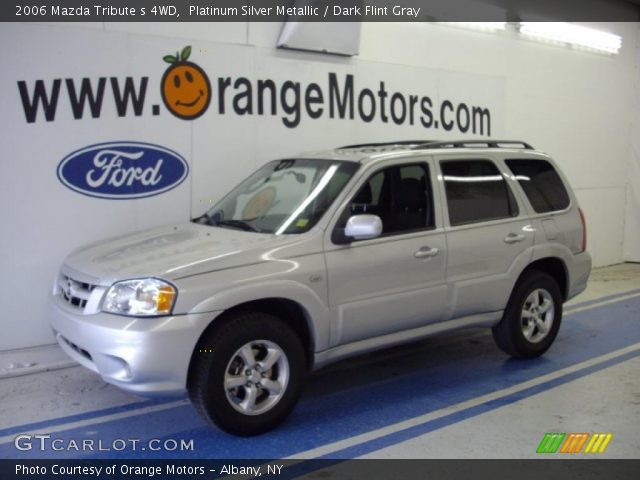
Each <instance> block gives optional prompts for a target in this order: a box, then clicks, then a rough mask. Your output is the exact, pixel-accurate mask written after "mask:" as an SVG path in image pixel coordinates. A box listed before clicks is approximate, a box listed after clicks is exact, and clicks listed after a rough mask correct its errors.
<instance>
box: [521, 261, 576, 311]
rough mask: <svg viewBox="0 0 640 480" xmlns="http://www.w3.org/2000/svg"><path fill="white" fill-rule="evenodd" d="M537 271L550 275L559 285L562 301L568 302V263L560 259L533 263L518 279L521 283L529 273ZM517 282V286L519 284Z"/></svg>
mask: <svg viewBox="0 0 640 480" xmlns="http://www.w3.org/2000/svg"><path fill="white" fill-rule="evenodd" d="M532 271H537V272H543V273H546V274H547V275H550V276H551V277H552V278H553V279H554V280H555V281H556V283H557V284H558V287H559V288H560V293H561V294H562V301H563V302H564V301H566V300H567V297H568V294H569V270H568V268H567V265H566V263H565V262H564V261H563V260H562V259H560V258H558V257H545V258H540V259H538V260H535V261H533V262H531V263H530V264H529V265H527V267H526V268H525V269H524V270H523V271H522V273H520V276H519V277H518V281H517V282H519V281H520V280H521V279H522V278H524V276H525V275H527V274H528V273H529V272H532ZM517 282H516V284H517Z"/></svg>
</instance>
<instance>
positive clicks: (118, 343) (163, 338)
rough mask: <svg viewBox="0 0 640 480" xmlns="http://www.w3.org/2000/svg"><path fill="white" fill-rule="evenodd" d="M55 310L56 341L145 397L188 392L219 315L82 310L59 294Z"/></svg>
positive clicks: (76, 357) (86, 363) (84, 362)
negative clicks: (199, 350) (204, 340)
mask: <svg viewBox="0 0 640 480" xmlns="http://www.w3.org/2000/svg"><path fill="white" fill-rule="evenodd" d="M51 312H52V313H51V326H52V328H53V331H54V334H55V336H56V340H57V341H58V343H59V344H60V347H61V348H62V349H63V350H64V351H65V352H66V353H67V355H69V356H70V357H71V358H73V359H74V360H75V361H77V362H78V363H80V364H81V365H83V366H85V367H87V368H89V369H91V370H93V371H94V372H96V373H98V374H100V375H101V376H102V378H103V379H104V380H105V381H107V382H109V383H112V384H114V385H116V386H118V387H120V388H122V389H123V390H126V391H129V392H131V393H135V394H139V395H143V396H156V395H158V396H172V395H175V396H178V395H184V393H185V389H186V384H187V372H188V370H189V363H190V361H191V355H192V353H193V350H194V348H195V346H196V344H197V343H198V339H199V338H200V335H201V334H202V332H203V331H204V330H205V328H206V327H207V326H208V325H209V323H210V322H211V320H212V319H213V318H215V317H216V315H217V314H218V312H207V313H199V314H187V315H175V316H170V317H154V318H134V317H124V316H118V315H112V314H108V313H97V314H92V315H82V314H81V313H79V310H78V309H74V308H73V307H71V306H69V305H67V304H65V303H64V302H62V301H60V300H59V298H58V297H54V299H53V306H52V308H51Z"/></svg>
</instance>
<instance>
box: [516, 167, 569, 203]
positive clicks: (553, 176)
mask: <svg viewBox="0 0 640 480" xmlns="http://www.w3.org/2000/svg"><path fill="white" fill-rule="evenodd" d="M506 164H507V167H509V170H511V172H512V173H513V175H514V176H515V177H516V180H518V183H519V184H520V186H521V187H522V189H523V190H524V193H525V195H526V196H527V198H528V199H529V202H530V203H531V206H532V207H533V209H534V210H535V211H536V212H537V213H547V212H555V211H558V210H564V209H565V208H567V207H568V206H569V202H570V200H569V194H568V193H567V189H566V188H565V186H564V184H563V183H562V180H561V179H560V175H558V172H556V171H555V169H554V168H553V166H552V165H551V164H550V163H549V162H547V161H545V160H507V161H506Z"/></svg>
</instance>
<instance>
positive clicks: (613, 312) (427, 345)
mask: <svg viewBox="0 0 640 480" xmlns="http://www.w3.org/2000/svg"><path fill="white" fill-rule="evenodd" d="M639 318H640V298H634V299H627V300H622V301H619V302H616V303H612V304H609V305H606V306H604V307H595V308H593V309H590V310H587V311H582V312H578V313H575V314H571V316H570V318H569V319H568V321H566V322H564V323H563V326H562V328H561V331H560V335H559V337H558V339H557V340H556V343H555V345H554V346H553V347H552V349H551V350H550V351H549V352H548V353H547V354H546V355H545V356H544V357H541V358H539V359H536V360H530V361H519V360H513V359H508V358H507V357H505V356H504V354H502V353H501V352H500V351H499V350H498V349H497V348H496V347H495V346H494V345H493V341H492V339H491V336H490V334H483V335H481V336H478V335H477V334H472V335H471V336H470V335H469V333H457V334H449V335H444V336H440V337H432V338H431V339H429V340H427V341H423V342H420V344H419V345H418V346H405V347H402V348H401V349H394V351H395V352H396V353H395V354H393V353H392V356H391V357H390V356H389V355H388V354H380V353H378V354H376V355H373V356H371V357H370V358H371V362H369V363H366V364H363V363H362V362H360V364H357V365H356V367H353V366H352V365H353V363H357V362H348V363H345V364H342V365H343V366H344V368H339V369H330V370H328V371H325V372H322V371H321V372H319V373H318V374H316V375H315V376H314V377H312V379H311V382H310V385H309V387H308V388H307V391H306V393H305V395H304V396H303V398H302V400H301V402H300V404H299V406H298V407H297V408H296V410H295V411H294V413H293V415H292V417H291V418H290V420H289V421H288V422H286V423H285V424H284V425H283V426H282V427H281V428H279V429H277V430H275V431H273V432H271V433H268V434H265V435H263V436H260V437H255V438H236V437H233V436H230V435H226V434H224V433H223V432H220V431H219V430H216V429H214V428H211V427H208V426H206V425H205V424H204V422H202V421H201V420H200V419H199V418H198V417H197V415H196V413H195V411H194V410H193V408H192V407H191V406H183V407H176V408H172V409H169V410H165V411H161V412H153V413H149V414H145V415H138V416H134V417H129V418H125V419H119V420H112V421H108V422H103V423H98V424H94V425H89V426H86V427H82V428H76V429H71V430H68V431H64V432H59V433H55V434H52V435H53V436H55V437H57V438H64V439H75V440H77V441H79V440H81V439H82V438H93V439H96V441H97V439H103V442H105V443H109V442H110V440H111V439H114V438H122V437H128V436H134V437H135V438H141V439H149V438H161V439H163V438H172V439H186V440H189V439H193V440H194V443H195V447H196V448H195V451H193V452H149V451H140V450H139V451H131V450H125V451H122V452H117V451H112V452H89V453H88V454H84V455H83V456H84V457H85V458H91V457H93V458H279V457H282V456H290V455H295V454H296V453H298V452H302V451H305V450H308V449H311V448H315V447H318V446H321V445H325V444H328V443H331V442H335V441H338V440H342V439H345V438H350V437H352V436H354V435H358V434H360V433H365V432H367V431H371V430H374V429H377V428H381V427H384V426H387V425H391V424H394V423H397V422H400V421H403V420H407V419H410V418H415V417H417V416H419V415H423V414H425V413H428V412H430V411H434V410H438V409H440V408H443V407H446V406H449V405H453V404H457V403H459V402H462V401H465V400H470V399H473V398H477V397H478V396H480V395H484V394H486V393H491V392H493V391H497V390H500V389H502V388H505V387H509V386H512V385H515V384H518V383H521V382H523V381H527V380H531V379H535V378H537V377H539V376H541V375H544V374H547V373H551V372H554V371H557V370H559V369H561V368H565V367H568V366H571V365H575V364H577V363H580V362H582V361H585V360H588V359H590V358H594V357H597V356H600V355H603V354H605V353H608V352H611V351H614V350H618V349H620V348H623V347H625V346H628V345H631V344H634V343H637V342H640V328H639V326H640V324H639V322H638V319H639ZM566 381H570V380H568V379H567V380H566ZM531 394H533V393H531ZM130 432H135V435H132V434H131V433H130ZM33 433H37V431H33ZM43 456H46V457H52V458H64V457H78V456H79V455H78V452H50V451H47V452H40V451H31V452H19V451H17V450H15V448H14V447H13V444H5V445H0V457H5V458H21V457H23V458H27V457H36V458H42V457H43Z"/></svg>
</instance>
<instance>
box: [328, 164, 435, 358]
mask: <svg viewBox="0 0 640 480" xmlns="http://www.w3.org/2000/svg"><path fill="white" fill-rule="evenodd" d="M355 191H356V192H357V193H355V194H354V195H353V196H352V197H351V198H350V200H349V201H348V202H347V204H346V205H345V207H344V208H343V210H342V211H341V212H338V214H337V219H336V220H334V221H333V222H332V223H330V224H329V231H328V235H327V238H326V244H325V255H326V262H327V271H328V282H329V303H330V307H331V308H332V310H333V312H334V318H336V322H335V324H334V325H332V331H331V346H337V345H343V344H347V343H351V342H356V341H358V340H364V339H367V338H372V337H377V336H381V335H385V334H389V333H394V332H398V331H402V330H407V329H411V328H416V327H420V326H423V325H426V324H428V323H432V322H437V321H439V320H441V319H442V317H443V315H444V313H445V308H444V303H445V298H446V285H445V266H446V242H445V236H444V230H443V228H442V220H441V218H440V210H441V209H440V207H439V204H438V203H435V202H434V195H433V188H432V179H431V175H430V169H429V166H428V164H427V163H416V162H414V163H407V164H400V165H399V164H398V163H397V160H396V161H395V162H393V163H387V164H386V165H384V166H380V167H379V168H377V169H375V170H374V171H372V172H371V173H370V174H365V175H364V181H363V182H362V183H361V184H360V186H359V187H357V188H356V189H355ZM365 213H366V214H373V215H378V216H379V217H380V218H381V220H382V225H383V230H382V235H381V236H380V237H378V238H375V239H369V240H360V241H355V240H354V241H351V242H350V243H348V244H339V243H338V244H336V238H340V235H336V232H340V231H341V229H342V231H343V230H344V226H345V225H346V222H347V220H348V218H349V217H350V216H352V215H357V214H365Z"/></svg>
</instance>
